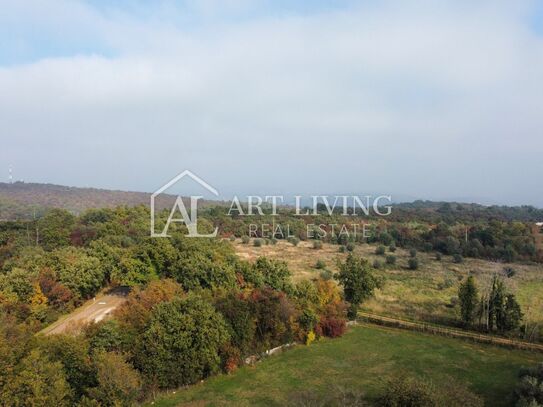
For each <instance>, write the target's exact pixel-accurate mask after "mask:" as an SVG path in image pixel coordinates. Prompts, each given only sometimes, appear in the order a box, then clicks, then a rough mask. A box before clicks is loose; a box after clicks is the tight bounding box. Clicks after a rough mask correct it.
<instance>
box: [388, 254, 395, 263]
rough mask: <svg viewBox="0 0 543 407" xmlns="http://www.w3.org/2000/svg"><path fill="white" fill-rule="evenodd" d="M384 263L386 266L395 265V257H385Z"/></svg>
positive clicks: (390, 255) (391, 255)
mask: <svg viewBox="0 0 543 407" xmlns="http://www.w3.org/2000/svg"><path fill="white" fill-rule="evenodd" d="M386 262H387V264H391V265H392V264H396V256H394V255H393V254H389V255H388V256H387V257H386Z"/></svg>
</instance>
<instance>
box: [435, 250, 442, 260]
mask: <svg viewBox="0 0 543 407" xmlns="http://www.w3.org/2000/svg"><path fill="white" fill-rule="evenodd" d="M436 260H437V261H441V253H439V252H437V253H436Z"/></svg>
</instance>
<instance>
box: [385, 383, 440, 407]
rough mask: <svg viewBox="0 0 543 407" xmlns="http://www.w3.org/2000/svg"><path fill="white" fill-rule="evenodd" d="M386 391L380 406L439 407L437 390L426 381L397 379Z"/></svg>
mask: <svg viewBox="0 0 543 407" xmlns="http://www.w3.org/2000/svg"><path fill="white" fill-rule="evenodd" d="M386 389H387V390H386V393H385V394H384V395H383V396H381V397H380V399H379V401H378V405H380V406H383V407H434V406H435V407H438V406H439V402H438V400H437V397H436V391H435V389H434V388H433V386H432V385H431V384H430V383H428V382H425V381H421V380H417V379H414V378H411V377H401V378H396V379H393V380H391V381H389V383H388V385H387V386H386Z"/></svg>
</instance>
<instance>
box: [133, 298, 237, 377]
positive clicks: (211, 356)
mask: <svg viewBox="0 0 543 407" xmlns="http://www.w3.org/2000/svg"><path fill="white" fill-rule="evenodd" d="M229 339H230V336H229V334H228V329H227V326H226V323H225V321H224V318H223V317H222V315H220V314H219V313H217V311H215V309H214V308H213V307H212V306H211V304H209V303H208V302H206V301H204V300H203V299H202V298H200V297H197V296H196V295H190V296H189V297H187V298H183V299H179V298H178V299H174V300H173V301H171V302H167V303H161V304H158V305H157V306H156V307H155V308H154V310H153V313H152V316H151V320H150V321H149V323H148V325H147V328H146V330H145V332H144V334H143V336H142V337H141V340H140V342H139V346H138V349H137V351H136V362H137V366H138V368H139V369H140V370H141V371H143V372H144V374H145V375H146V376H147V378H148V379H150V380H151V381H152V382H156V383H158V384H159V385H160V386H162V387H175V386H180V385H184V384H190V383H194V382H196V381H198V380H200V379H202V378H204V377H206V376H209V375H210V374H212V373H214V372H216V371H218V369H219V367H220V362H221V360H220V357H219V349H220V348H221V346H222V345H224V344H225V343H226V342H228V340H229Z"/></svg>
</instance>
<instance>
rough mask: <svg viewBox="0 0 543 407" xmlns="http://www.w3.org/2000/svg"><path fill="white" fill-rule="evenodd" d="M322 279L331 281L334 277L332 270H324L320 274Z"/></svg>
mask: <svg viewBox="0 0 543 407" xmlns="http://www.w3.org/2000/svg"><path fill="white" fill-rule="evenodd" d="M320 276H321V278H322V279H323V280H325V281H327V280H331V279H332V278H333V277H334V273H332V271H331V270H323V271H321V274H320Z"/></svg>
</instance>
